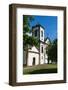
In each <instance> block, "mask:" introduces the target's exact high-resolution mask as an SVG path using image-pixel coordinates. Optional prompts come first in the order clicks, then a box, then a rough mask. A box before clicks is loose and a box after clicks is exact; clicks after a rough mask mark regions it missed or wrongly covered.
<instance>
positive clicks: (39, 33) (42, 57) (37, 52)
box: [23, 24, 50, 66]
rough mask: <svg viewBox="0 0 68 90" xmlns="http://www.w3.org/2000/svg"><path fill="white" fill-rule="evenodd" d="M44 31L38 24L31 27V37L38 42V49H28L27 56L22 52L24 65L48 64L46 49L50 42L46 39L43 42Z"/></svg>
mask: <svg viewBox="0 0 68 90" xmlns="http://www.w3.org/2000/svg"><path fill="white" fill-rule="evenodd" d="M44 30H45V29H44V27H43V26H41V25H40V24H38V25H35V26H33V27H32V36H33V37H35V38H37V39H38V40H39V48H36V47H35V46H34V45H33V46H30V47H28V55H26V50H24V51H23V64H24V65H26V66H33V65H39V64H45V63H46V64H47V63H48V55H47V53H46V47H47V46H48V45H49V43H50V40H49V39H48V38H47V39H46V40H45V35H44Z"/></svg>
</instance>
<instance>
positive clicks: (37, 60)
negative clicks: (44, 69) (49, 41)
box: [27, 52, 39, 66]
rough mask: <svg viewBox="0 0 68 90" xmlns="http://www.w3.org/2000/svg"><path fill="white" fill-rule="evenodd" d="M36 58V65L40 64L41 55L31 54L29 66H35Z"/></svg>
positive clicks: (29, 55)
mask: <svg viewBox="0 0 68 90" xmlns="http://www.w3.org/2000/svg"><path fill="white" fill-rule="evenodd" d="M34 57H35V65H38V64H39V54H37V53H32V52H29V53H28V62H27V66H33V58H34Z"/></svg>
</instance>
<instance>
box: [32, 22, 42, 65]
mask: <svg viewBox="0 0 68 90" xmlns="http://www.w3.org/2000/svg"><path fill="white" fill-rule="evenodd" d="M32 36H33V37H35V38H37V39H38V40H39V53H40V54H39V64H44V27H43V26H41V25H40V24H37V25H35V26H33V27H32Z"/></svg>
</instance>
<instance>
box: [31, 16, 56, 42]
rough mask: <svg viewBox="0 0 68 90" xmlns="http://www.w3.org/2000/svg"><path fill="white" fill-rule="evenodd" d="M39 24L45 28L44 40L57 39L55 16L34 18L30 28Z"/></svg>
mask: <svg viewBox="0 0 68 90" xmlns="http://www.w3.org/2000/svg"><path fill="white" fill-rule="evenodd" d="M38 23H39V24H41V25H42V26H43V27H44V28H45V38H46V37H49V38H50V39H51V41H52V40H54V39H56V38H57V16H34V20H33V21H32V22H31V23H30V26H31V27H32V26H34V25H36V24H38Z"/></svg>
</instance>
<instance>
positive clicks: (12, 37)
mask: <svg viewBox="0 0 68 90" xmlns="http://www.w3.org/2000/svg"><path fill="white" fill-rule="evenodd" d="M17 8H33V9H42V10H43V9H44V10H45V9H47V10H48V9H49V10H63V12H64V79H63V80H52V81H36V82H22V83H21V82H20V83H18V82H16V76H17V75H16V60H17V58H16V54H17V53H16V48H17V47H16V33H17V31H16V9H17ZM65 82H66V7H60V6H42V5H26V4H11V5H10V6H9V85H12V86H21V85H23V86H24V85H37V84H39V85H40V84H53V83H54V84H55V83H65Z"/></svg>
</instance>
